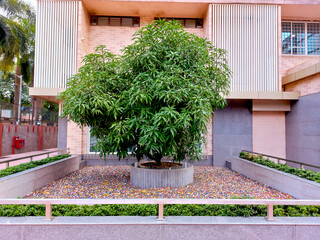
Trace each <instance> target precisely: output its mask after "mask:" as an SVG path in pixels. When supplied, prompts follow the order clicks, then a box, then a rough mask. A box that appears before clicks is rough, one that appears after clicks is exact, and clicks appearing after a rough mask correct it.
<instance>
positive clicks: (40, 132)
mask: <svg viewBox="0 0 320 240" xmlns="http://www.w3.org/2000/svg"><path fill="white" fill-rule="evenodd" d="M43 130H44V127H43V126H38V133H39V135H38V150H39V151H40V150H43Z"/></svg>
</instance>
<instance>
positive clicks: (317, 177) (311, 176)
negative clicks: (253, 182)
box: [239, 152, 320, 183]
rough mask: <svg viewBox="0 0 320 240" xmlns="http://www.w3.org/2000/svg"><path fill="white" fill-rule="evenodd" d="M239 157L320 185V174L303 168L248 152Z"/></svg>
mask: <svg viewBox="0 0 320 240" xmlns="http://www.w3.org/2000/svg"><path fill="white" fill-rule="evenodd" d="M239 157H240V158H243V159H247V160H250V161H252V162H255V163H259V164H262V165H264V166H267V167H270V168H274V169H277V170H279V171H282V172H286V173H291V174H293V175H296V176H298V177H301V178H306V179H308V180H311V181H315V182H318V183H320V172H314V171H311V170H306V169H301V168H294V167H290V166H288V165H286V164H282V163H275V162H273V161H270V160H269V158H264V157H263V156H261V155H255V154H251V153H248V152H240V154H239Z"/></svg>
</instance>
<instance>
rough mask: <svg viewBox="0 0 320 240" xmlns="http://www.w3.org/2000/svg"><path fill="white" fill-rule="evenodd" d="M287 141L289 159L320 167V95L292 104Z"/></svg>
mask: <svg viewBox="0 0 320 240" xmlns="http://www.w3.org/2000/svg"><path fill="white" fill-rule="evenodd" d="M286 141H287V159H290V160H294V161H298V162H302V163H309V164H312V165H316V166H320V93H317V94H311V95H307V96H302V97H301V98H300V100H299V101H297V102H295V103H293V104H292V106H291V111H290V112H288V113H287V115H286ZM318 171H319V170H318Z"/></svg>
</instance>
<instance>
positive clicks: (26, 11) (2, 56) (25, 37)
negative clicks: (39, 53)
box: [0, 0, 35, 120]
mask: <svg viewBox="0 0 320 240" xmlns="http://www.w3.org/2000/svg"><path fill="white" fill-rule="evenodd" d="M0 11H1V12H0V69H1V70H2V71H4V72H5V73H6V72H9V71H12V70H13V69H14V68H15V94H14V103H15V104H16V105H15V106H16V107H15V111H14V119H15V120H17V119H18V112H19V99H20V86H21V84H20V81H21V80H22V79H23V81H24V82H26V83H30V82H32V79H33V76H32V75H33V74H32V72H33V59H34V39H35V13H34V12H33V11H32V9H31V8H30V6H29V5H27V4H25V3H23V2H21V1H20V0H0ZM21 75H22V76H23V78H22V77H21Z"/></svg>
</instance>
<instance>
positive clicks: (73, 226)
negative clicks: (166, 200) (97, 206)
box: [0, 216, 320, 240]
mask: <svg viewBox="0 0 320 240" xmlns="http://www.w3.org/2000/svg"><path fill="white" fill-rule="evenodd" d="M0 232H1V235H0V239H10V240H18V239H46V240H51V239H52V240H56V239H59V240H64V239H79V240H81V239H86V240H87V239H117V240H122V239H123V240H128V239H130V240H135V239H148V240H163V239H166V240H171V239H172V240H180V239H181V240H186V239H188V240H199V239H201V240H205V239H219V240H224V239H233V240H240V239H246V240H253V239H254V240H258V239H259V240H270V239H272V240H278V239H279V240H305V239H318V237H319V234H320V218H318V217H305V218H300V217H297V218H295V217H277V218H275V220H274V221H266V220H265V219H264V218H262V217H249V218H245V217H174V216H171V217H170V216H169V217H167V218H166V220H165V221H157V220H156V217H138V216H137V217H56V218H54V219H53V220H52V221H44V220H43V217H20V218H7V217H1V218H0ZM213 236H214V237H213Z"/></svg>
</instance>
